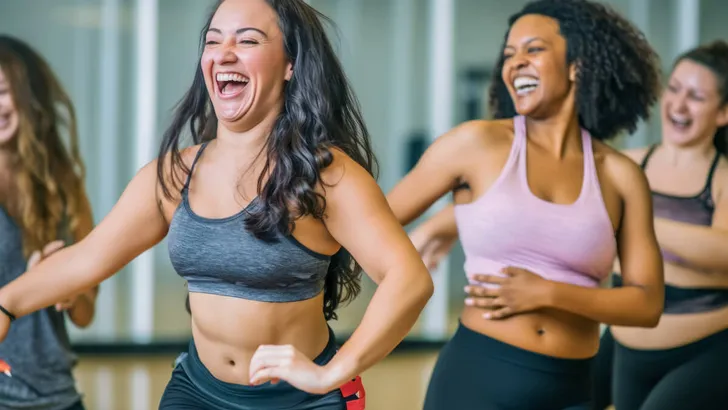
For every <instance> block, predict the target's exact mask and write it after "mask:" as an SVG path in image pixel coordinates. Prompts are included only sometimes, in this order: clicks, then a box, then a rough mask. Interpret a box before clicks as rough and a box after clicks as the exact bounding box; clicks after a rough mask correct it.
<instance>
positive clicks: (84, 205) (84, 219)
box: [73, 189, 99, 300]
mask: <svg viewBox="0 0 728 410" xmlns="http://www.w3.org/2000/svg"><path fill="white" fill-rule="evenodd" d="M77 205H78V221H77V224H76V227H75V229H74V230H73V243H78V242H81V241H82V240H83V239H84V238H85V237H86V236H87V235H88V234H89V233H91V231H92V230H93V228H94V218H93V212H92V210H91V203H90V202H89V199H88V196H87V195H86V190H85V189H81V190H80V193H79V198H78V204H77ZM98 289H99V287H98V286H94V287H93V288H92V289H90V290H88V291H87V292H86V293H85V294H86V296H88V297H89V298H91V299H92V300H93V299H95V297H96V294H97V293H98Z"/></svg>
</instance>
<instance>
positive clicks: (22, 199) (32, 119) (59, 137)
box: [0, 35, 88, 257]
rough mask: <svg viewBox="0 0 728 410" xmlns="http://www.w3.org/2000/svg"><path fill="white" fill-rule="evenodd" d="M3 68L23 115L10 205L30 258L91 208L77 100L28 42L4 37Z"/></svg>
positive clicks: (0, 48)
mask: <svg viewBox="0 0 728 410" xmlns="http://www.w3.org/2000/svg"><path fill="white" fill-rule="evenodd" d="M0 69H1V70H2V71H3V73H4V74H5V78H6V80H7V82H8V83H9V85H10V93H11V96H12V98H13V102H14V103H15V109H16V111H17V113H18V117H19V124H18V130H17V132H16V134H15V136H14V138H12V139H11V141H10V142H9V144H10V149H11V151H12V152H13V156H12V157H13V159H12V167H13V174H14V175H13V178H12V181H13V182H14V186H13V194H14V195H12V196H11V198H13V199H12V202H11V204H10V208H11V209H12V210H13V211H11V214H12V215H13V218H14V219H16V222H17V223H18V225H19V226H20V229H21V231H22V234H23V252H24V254H25V256H26V257H28V256H29V255H30V254H31V253H32V252H33V251H36V250H41V249H43V247H44V246H45V245H46V244H48V243H49V242H52V241H54V240H57V239H61V238H63V237H64V236H65V235H66V234H67V233H71V232H75V230H76V228H77V227H78V225H79V223H80V220H81V218H82V215H83V213H84V212H87V206H88V205H87V199H86V193H85V191H84V183H83V181H84V176H85V167H84V164H83V161H82V160H81V156H80V153H79V147H78V135H77V130H76V114H75V111H74V108H73V104H72V103H71V99H70V98H69V97H68V94H67V93H66V91H65V90H64V89H63V87H62V85H61V83H60V81H59V80H58V78H57V77H56V76H55V74H54V73H53V71H52V70H51V68H50V66H49V65H48V63H47V62H46V61H45V60H44V59H43V58H42V57H41V56H40V55H39V54H38V53H37V52H35V51H34V50H33V49H32V48H31V47H30V46H28V45H27V44H25V43H23V42H21V41H19V40H17V39H15V38H13V37H9V36H6V35H0ZM64 137H65V138H64ZM64 139H65V143H64ZM61 230H62V231H61Z"/></svg>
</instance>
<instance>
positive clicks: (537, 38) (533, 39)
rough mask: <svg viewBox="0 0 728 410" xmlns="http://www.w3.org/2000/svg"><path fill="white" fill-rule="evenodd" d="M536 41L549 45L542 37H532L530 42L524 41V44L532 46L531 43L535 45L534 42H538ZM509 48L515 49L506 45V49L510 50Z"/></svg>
mask: <svg viewBox="0 0 728 410" xmlns="http://www.w3.org/2000/svg"><path fill="white" fill-rule="evenodd" d="M536 40H540V41H543V42H544V43H546V44H548V43H549V42H548V41H546V40H544V39H543V38H541V37H531V38H529V39H528V40H526V41H524V42H523V44H525V45H528V44H531V43H533V42H534V41H536ZM508 48H511V49H513V48H515V47H514V46H509V45H506V46H505V47H504V49H508Z"/></svg>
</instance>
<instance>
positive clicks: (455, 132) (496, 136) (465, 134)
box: [443, 119, 513, 148]
mask: <svg viewBox="0 0 728 410" xmlns="http://www.w3.org/2000/svg"><path fill="white" fill-rule="evenodd" d="M443 137H449V138H450V139H452V140H456V141H458V142H459V143H461V144H462V145H464V146H466V147H468V148H471V147H491V146H493V145H501V144H507V145H510V144H511V142H512V141H513V120H512V119H503V120H472V121H466V122H464V123H462V124H460V125H458V126H457V127H455V128H453V129H452V130H451V131H450V132H449V133H447V134H445V135H443Z"/></svg>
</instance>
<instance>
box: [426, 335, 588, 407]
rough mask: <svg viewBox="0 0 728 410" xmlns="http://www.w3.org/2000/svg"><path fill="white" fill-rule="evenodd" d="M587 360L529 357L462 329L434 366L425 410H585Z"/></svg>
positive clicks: (483, 336)
mask: <svg viewBox="0 0 728 410" xmlns="http://www.w3.org/2000/svg"><path fill="white" fill-rule="evenodd" d="M590 362H591V359H560V358H555V357H550V356H545V355H542V354H538V353H534V352H530V351H527V350H523V349H520V348H518V347H515V346H511V345H509V344H506V343H503V342H501V341H498V340H495V339H493V338H490V337H488V336H485V335H483V334H480V333H477V332H475V331H472V330H470V329H468V328H466V327H465V326H463V325H462V324H461V325H460V326H459V327H458V329H457V331H456V332H455V335H454V336H453V338H452V339H451V340H450V341H449V342H448V343H447V345H445V347H444V348H443V349H442V351H441V352H440V356H439V358H438V360H437V364H436V365H435V369H434V371H433V373H432V378H431V379H430V385H429V387H428V389H427V396H426V398H425V407H424V408H425V410H454V409H457V410H588V409H589V394H590V383H589V368H590Z"/></svg>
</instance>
